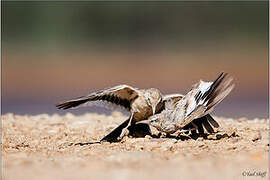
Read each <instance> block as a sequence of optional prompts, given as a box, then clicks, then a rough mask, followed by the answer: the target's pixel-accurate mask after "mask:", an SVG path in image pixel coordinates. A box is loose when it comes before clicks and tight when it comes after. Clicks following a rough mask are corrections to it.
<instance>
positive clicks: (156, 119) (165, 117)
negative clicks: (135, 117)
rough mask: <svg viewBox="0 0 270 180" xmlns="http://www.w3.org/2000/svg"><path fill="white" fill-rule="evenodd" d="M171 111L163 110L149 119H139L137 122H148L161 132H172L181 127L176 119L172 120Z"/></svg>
mask: <svg viewBox="0 0 270 180" xmlns="http://www.w3.org/2000/svg"><path fill="white" fill-rule="evenodd" d="M170 113H171V112H169V111H168V112H167V111H165V112H164V111H163V112H161V113H159V114H156V115H153V116H150V117H149V118H148V119H147V120H143V121H139V122H137V123H136V124H139V123H144V124H148V125H150V126H153V127H154V128H156V129H157V130H159V131H161V132H165V133H167V134H172V133H174V132H175V131H177V130H178V129H179V128H178V126H177V124H176V122H175V121H171V119H169V116H170V115H171V114H170Z"/></svg>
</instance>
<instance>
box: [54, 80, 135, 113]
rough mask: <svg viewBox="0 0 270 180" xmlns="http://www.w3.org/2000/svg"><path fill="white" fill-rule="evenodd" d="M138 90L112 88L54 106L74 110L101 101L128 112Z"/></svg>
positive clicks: (126, 87)
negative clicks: (120, 107)
mask: <svg viewBox="0 0 270 180" xmlns="http://www.w3.org/2000/svg"><path fill="white" fill-rule="evenodd" d="M138 95H139V90H138V89H137V88H133V87H131V86H128V85H119V86H115V87H112V88H108V89H104V90H101V91H97V92H93V93H90V94H89V95H87V96H83V97H79V98H76V99H72V100H69V101H65V102H61V103H59V104H57V105H56V107H57V108H58V109H69V108H76V107H79V106H81V105H86V104H87V103H89V102H95V101H103V102H108V103H112V104H115V105H119V106H122V107H124V108H125V109H127V110H130V108H131V107H130V103H131V102H132V100H134V99H135V98H137V97H138Z"/></svg>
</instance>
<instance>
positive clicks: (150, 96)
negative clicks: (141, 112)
mask: <svg viewBox="0 0 270 180" xmlns="http://www.w3.org/2000/svg"><path fill="white" fill-rule="evenodd" d="M145 98H146V102H147V104H148V105H149V106H151V107H152V111H153V114H155V112H156V108H157V106H158V105H159V103H161V102H162V94H161V92H160V91H159V90H158V89H155V88H151V89H147V90H146V92H145Z"/></svg>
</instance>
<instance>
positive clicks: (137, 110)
mask: <svg viewBox="0 0 270 180" xmlns="http://www.w3.org/2000/svg"><path fill="white" fill-rule="evenodd" d="M131 111H132V112H133V118H134V119H135V121H140V120H145V119H147V118H148V117H149V116H151V115H152V114H153V112H152V107H151V106H149V105H148V104H147V102H146V100H145V99H144V98H143V97H138V98H137V99H136V100H134V102H133V103H132V104H131Z"/></svg>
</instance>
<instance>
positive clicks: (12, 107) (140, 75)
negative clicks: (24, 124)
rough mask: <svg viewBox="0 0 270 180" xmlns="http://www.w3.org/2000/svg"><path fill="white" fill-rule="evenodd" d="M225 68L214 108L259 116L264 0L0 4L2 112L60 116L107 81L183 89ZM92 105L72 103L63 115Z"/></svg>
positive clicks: (264, 80)
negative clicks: (227, 90)
mask: <svg viewBox="0 0 270 180" xmlns="http://www.w3.org/2000/svg"><path fill="white" fill-rule="evenodd" d="M220 71H225V72H228V73H230V74H231V75H232V76H233V77H234V79H235V84H236V87H235V89H234V90H233V91H232V93H231V94H230V95H229V96H228V97H227V98H225V100H224V101H223V102H222V103H221V104H220V105H218V106H217V108H216V109H215V112H214V114H215V115H217V116H226V117H236V118H237V117H243V116H245V117H248V118H254V117H259V118H266V117H267V116H268V2H210V1H209V2H7V1H5V2H2V92H1V93H2V113H7V112H13V113H17V114H38V113H50V114H51V113H60V114H62V113H65V112H66V111H59V110H57V109H56V108H55V104H56V103H57V102H59V101H62V100H67V99H70V98H73V97H78V96H82V95H86V94H88V93H89V92H91V91H94V90H99V89H103V88H106V87H110V86H114V85H118V84H128V85H131V86H134V87H139V88H149V87H156V88H159V89H160V90H161V91H162V92H163V93H164V94H166V93H176V92H179V93H183V94H184V93H186V92H187V91H188V90H189V89H190V88H191V85H192V84H194V83H196V82H197V81H198V80H199V79H203V80H209V81H212V80H214V79H215V78H216V76H217V75H218V73H219V72H220ZM87 111H92V112H93V111H99V112H101V113H103V112H105V113H109V112H110V111H104V110H102V109H100V108H91V109H89V108H81V109H78V110H70V112H72V113H76V114H79V113H84V112H87Z"/></svg>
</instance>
